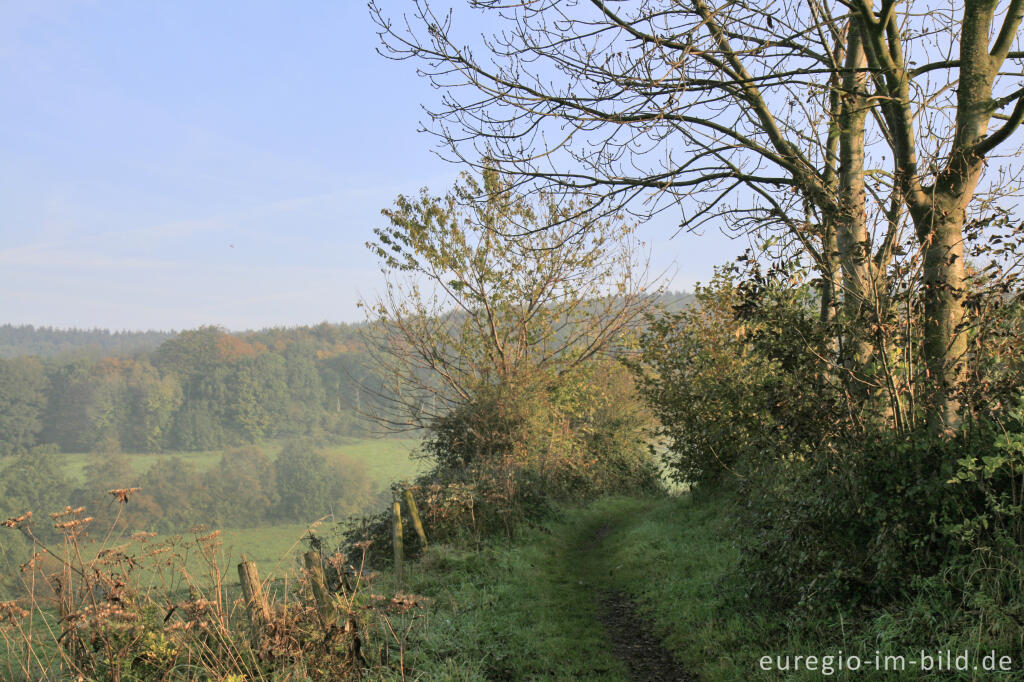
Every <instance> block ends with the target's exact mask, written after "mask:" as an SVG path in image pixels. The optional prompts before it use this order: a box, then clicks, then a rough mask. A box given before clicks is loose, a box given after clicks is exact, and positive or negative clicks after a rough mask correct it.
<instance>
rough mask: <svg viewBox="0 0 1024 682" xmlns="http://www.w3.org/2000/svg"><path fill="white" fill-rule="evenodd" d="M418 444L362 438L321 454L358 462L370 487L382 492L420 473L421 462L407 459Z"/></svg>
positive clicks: (332, 447) (395, 439) (422, 462)
mask: <svg viewBox="0 0 1024 682" xmlns="http://www.w3.org/2000/svg"><path fill="white" fill-rule="evenodd" d="M420 442H421V441H420V439H419V438H362V439H358V440H356V439H354V440H352V441H351V442H347V443H342V444H341V445H334V446H331V447H329V448H325V449H324V454H325V455H326V456H327V457H328V458H330V457H332V456H338V455H344V456H346V457H348V458H350V459H354V460H355V461H357V462H362V463H363V465H364V466H365V467H366V473H367V474H368V475H369V476H370V480H371V481H372V482H373V485H374V487H376V488H378V489H384V488H387V487H388V486H389V485H390V484H391V483H392V482H393V481H401V480H403V479H411V478H414V477H415V476H416V475H417V474H419V473H421V472H422V471H423V469H424V467H425V462H424V461H423V460H421V459H415V460H414V459H411V458H410V456H409V455H410V454H411V453H412V452H413V451H414V450H415V449H416V448H418V447H419V445H420Z"/></svg>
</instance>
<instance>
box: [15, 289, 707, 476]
mask: <svg viewBox="0 0 1024 682" xmlns="http://www.w3.org/2000/svg"><path fill="white" fill-rule="evenodd" d="M691 298H692V297H691V296H690V295H689V294H682V293H669V294H663V295H661V296H659V297H658V298H657V299H656V300H652V302H651V303H652V307H658V308H661V309H666V310H678V309H680V308H682V307H684V306H685V305H686V304H687V303H688V302H689V301H690V300H691ZM361 327H362V325H360V324H328V323H326V322H324V323H321V324H319V325H316V326H313V327H294V328H287V329H285V328H276V329H265V330H262V331H258V332H241V333H231V332H228V331H227V330H225V329H223V328H220V327H213V326H208V327H201V328H199V329H194V330H189V331H183V332H180V333H174V332H156V331H148V332H111V331H107V330H101V329H96V330H76V329H72V330H59V329H53V328H50V327H32V326H11V325H3V326H0V456H6V455H11V454H15V453H16V452H19V451H23V450H27V449H30V448H32V447H35V446H39V445H48V444H53V445H56V446H57V447H58V448H59V449H60V450H61V451H63V452H93V451H95V452H118V451H120V452H166V451H197V450H216V449H220V448H223V447H227V446H233V445H240V444H244V443H253V442H259V441H264V440H270V439H277V438H292V437H311V436H312V437H321V438H326V439H336V438H344V437H365V436H367V435H370V431H371V429H372V428H373V425H372V423H370V422H369V421H367V420H366V419H364V418H361V417H360V413H361V412H364V411H366V410H367V409H368V408H372V401H374V400H375V399H376V396H377V395H380V394H381V393H382V392H383V391H384V390H385V388H386V381H385V380H384V378H382V377H380V376H378V375H377V374H376V373H375V370H374V369H373V364H372V363H371V362H369V357H368V354H367V352H366V348H365V347H364V341H363V339H362V336H361V333H360V328H361ZM368 401H369V402H368Z"/></svg>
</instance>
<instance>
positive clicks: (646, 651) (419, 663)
mask: <svg viewBox="0 0 1024 682" xmlns="http://www.w3.org/2000/svg"><path fill="white" fill-rule="evenodd" d="M660 504H664V500H658V499H649V500H635V499H619V500H615V501H610V502H608V503H604V504H598V505H592V506H590V507H586V508H582V509H572V510H569V511H567V512H566V513H565V515H564V517H563V518H562V519H561V520H560V521H558V522H555V523H552V524H550V526H549V527H547V528H544V529H531V530H527V531H524V534H523V537H521V538H519V539H518V540H517V542H516V543H514V544H513V545H511V546H504V547H503V546H494V547H484V548H482V549H481V550H479V551H464V550H455V549H452V548H446V547H439V548H436V549H432V550H431V553H430V555H429V556H427V557H426V558H425V559H424V560H423V561H422V562H421V563H420V564H419V565H417V566H415V567H410V575H409V576H408V583H407V586H406V587H407V589H409V590H410V591H413V592H415V593H416V594H419V595H424V596H426V597H428V598H430V599H431V600H432V606H431V608H430V609H428V612H427V614H426V616H425V617H424V618H423V620H422V622H420V623H419V624H418V627H416V628H414V629H413V630H412V631H411V634H410V637H409V640H408V642H406V651H407V652H408V653H407V656H408V658H407V659H406V660H407V663H408V670H407V672H409V673H411V677H407V679H422V680H428V679H465V680H580V679H586V680H606V681H609V682H611V681H613V680H614V681H616V682H621V681H623V680H654V679H661V680H691V679H695V678H693V677H691V676H687V675H686V674H685V673H684V672H683V671H682V669H681V668H680V667H679V665H678V663H677V662H676V660H675V659H674V658H673V656H672V655H671V654H670V653H668V651H667V650H666V649H665V648H664V647H663V646H662V645H661V636H662V634H663V633H656V632H655V631H654V630H653V628H652V626H651V624H650V621H649V620H648V618H647V617H646V616H645V615H642V613H643V611H642V609H641V607H639V606H637V604H636V603H635V602H634V599H633V597H632V595H631V594H630V592H629V590H626V589H623V585H622V584H621V583H620V582H619V581H618V580H617V579H616V572H617V569H622V568H623V567H622V565H621V557H618V556H617V555H616V553H615V552H614V551H610V546H611V545H612V543H614V542H616V540H615V538H621V537H628V536H629V534H630V529H631V528H633V527H634V526H635V524H636V522H637V519H642V518H646V517H647V516H648V515H650V514H651V513H652V511H653V510H655V509H656V508H657V507H658V505H660ZM634 560H635V561H636V562H637V563H642V562H643V561H644V560H645V559H644V557H643V555H639V554H638V555H636V556H635V557H634ZM617 564H618V565H617ZM633 568H635V569H636V570H639V568H640V567H633Z"/></svg>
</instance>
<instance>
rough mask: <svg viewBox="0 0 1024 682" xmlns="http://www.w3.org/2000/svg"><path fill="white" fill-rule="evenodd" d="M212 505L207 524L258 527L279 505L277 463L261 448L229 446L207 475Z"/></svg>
mask: <svg viewBox="0 0 1024 682" xmlns="http://www.w3.org/2000/svg"><path fill="white" fill-rule="evenodd" d="M206 479H207V481H208V483H207V485H208V487H209V489H210V491H211V497H212V503H213V507H212V509H211V512H212V517H211V518H210V519H209V520H208V523H215V524H217V525H218V526H225V527H229V528H241V527H246V526H258V525H259V524H261V523H263V522H265V521H266V519H267V517H268V515H269V514H270V512H271V511H272V509H273V508H274V506H275V505H276V504H277V484H276V481H275V468H274V463H273V462H272V461H271V459H270V458H269V457H267V455H266V454H265V453H264V452H263V451H262V450H261V449H260V448H258V447H255V446H245V447H239V448H229V449H227V450H225V451H224V454H223V455H221V458H220V462H218V464H217V466H216V468H214V469H212V470H211V471H209V472H208V473H207V474H206Z"/></svg>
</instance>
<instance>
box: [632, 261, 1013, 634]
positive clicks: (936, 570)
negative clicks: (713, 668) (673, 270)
mask: <svg viewBox="0 0 1024 682" xmlns="http://www.w3.org/2000/svg"><path fill="white" fill-rule="evenodd" d="M813 292H814V288H813V287H812V283H811V282H808V281H807V279H806V274H805V273H804V271H803V269H802V268H801V267H800V265H799V264H798V263H786V262H784V261H780V262H777V263H776V264H775V265H774V266H772V267H770V268H768V269H762V268H761V267H760V266H758V265H757V264H756V263H749V264H747V265H746V266H744V267H743V268H740V267H739V266H734V267H731V268H727V269H723V270H720V271H719V273H718V274H717V276H716V277H715V279H714V280H713V281H712V282H711V284H710V285H709V286H707V287H703V288H700V289H699V290H698V293H697V299H698V305H697V306H696V307H694V308H692V309H689V310H686V311H683V312H681V313H676V314H672V315H663V316H660V317H657V318H653V319H652V320H651V324H650V326H649V328H648V330H647V332H646V333H645V334H644V336H643V338H642V340H641V348H642V353H641V357H640V358H639V360H638V362H636V363H634V364H633V365H632V369H633V371H634V373H635V374H636V376H637V377H638V385H639V386H640V390H641V392H642V393H643V395H644V397H645V398H646V399H647V400H648V401H650V404H651V407H652V409H653V410H654V411H655V413H656V414H657V416H658V417H659V419H660V421H661V424H662V426H661V429H660V433H661V435H662V436H663V437H665V438H666V440H667V449H668V463H669V465H670V467H671V469H672V473H673V474H674V475H675V476H676V477H677V478H679V479H681V480H684V481H687V482H689V483H691V484H695V485H697V486H698V487H699V488H703V489H711V490H713V489H714V488H716V487H718V486H722V485H728V486H729V487H730V488H732V489H734V490H735V491H736V492H737V493H738V494H737V495H736V498H735V499H738V500H740V501H741V506H742V511H741V517H740V518H741V519H742V521H743V523H742V524H740V527H739V528H738V531H739V537H740V544H741V548H742V550H743V551H742V561H741V565H742V570H743V573H744V575H745V576H746V578H747V580H748V585H749V589H750V590H751V592H752V594H756V595H757V598H758V600H760V601H764V600H766V599H767V600H768V601H769V602H770V603H772V604H774V605H776V606H779V607H792V606H795V605H802V606H803V607H806V608H812V609H824V610H825V611H829V610H834V609H835V607H836V604H841V605H844V607H853V606H858V605H860V606H872V607H879V606H881V605H889V604H893V603H907V600H914V599H917V598H918V597H919V596H920V595H921V594H923V592H922V590H924V589H925V588H924V587H923V586H925V585H931V586H932V587H931V588H929V589H934V590H937V592H936V594H938V593H942V594H947V595H960V597H959V600H960V601H959V602H957V603H956V604H955V608H957V609H962V611H960V612H961V613H965V614H966V613H967V612H968V611H969V610H971V609H978V613H985V614H991V613H992V612H993V609H996V608H998V609H999V613H1002V614H1004V615H1006V614H1009V615H1006V618H1005V619H1004V621H1003V622H1012V619H1013V618H1014V617H1015V616H1014V614H1018V615H1019V613H1021V612H1024V605H1022V604H1021V601H1020V599H1019V598H1018V597H1013V596H1012V595H1013V594H1014V589H1015V588H1016V587H1018V586H1019V585H1020V584H1021V580H1022V577H1024V574H1022V571H1021V569H1020V568H1019V567H1020V566H1021V565H1022V559H1024V552H1022V551H1021V546H1022V541H1024V535H1022V514H1021V502H1022V487H1024V484H1022V482H1021V472H1024V457H1022V453H1024V445H1022V443H1024V436H1021V435H1020V434H1021V432H1022V431H1024V407H1021V408H1018V409H1014V408H1015V406H1016V405H1017V401H1018V397H1017V394H1018V393H1019V391H1020V387H1021V386H1022V385H1024V382H1022V379H1024V373H1022V371H1021V362H1020V356H1021V353H1020V350H1019V339H1020V334H1019V329H1020V319H1021V316H1020V313H1019V309H1018V308H1017V307H1016V304H1015V302H1014V300H1013V299H1012V298H1010V297H1008V296H1006V295H1005V294H1004V293H1000V294H998V295H992V294H991V292H989V293H988V294H986V292H982V291H979V292H974V293H973V294H972V295H973V296H974V298H973V299H972V300H974V301H975V304H976V305H977V306H978V307H979V308H982V309H984V310H985V311H986V315H985V316H984V317H979V318H978V321H977V323H976V325H975V326H974V327H973V328H972V330H971V343H972V347H971V354H970V356H969V357H966V358H964V362H965V363H966V366H967V368H968V372H969V375H970V376H971V377H972V379H971V381H970V382H969V383H968V384H967V385H965V386H963V387H961V388H962V391H961V405H962V412H963V415H964V426H963V428H961V429H960V431H959V432H958V433H957V434H956V436H955V437H953V438H942V437H938V436H937V435H936V434H933V433H931V432H930V431H929V430H928V429H927V428H926V427H925V426H924V419H922V418H921V413H922V409H923V406H922V404H921V403H922V402H923V401H922V400H920V388H919V386H918V384H916V383H915V382H918V381H923V379H921V378H920V377H919V376H918V375H915V374H914V371H913V366H912V364H911V361H912V360H913V358H914V352H916V351H915V350H914V347H913V346H907V347H906V349H905V350H903V351H901V353H895V352H892V353H890V354H889V355H887V356H885V357H881V358H878V359H876V360H875V361H874V362H872V363H870V364H869V365H867V366H866V367H865V368H863V369H862V370H861V372H860V374H859V375H857V376H856V377H854V376H853V374H852V372H850V371H848V370H847V367H846V366H845V365H843V364H842V362H834V361H829V360H828V358H835V357H836V354H837V349H836V348H835V347H834V346H832V345H830V344H832V343H834V341H831V339H834V338H835V336H836V329H837V328H838V326H839V325H842V324H844V321H843V320H842V319H831V320H823V319H822V317H821V315H820V302H819V300H818V299H817V298H816V296H815V295H814V294H813ZM892 295H893V296H895V297H899V296H903V297H904V299H903V300H913V299H912V297H913V296H914V292H913V291H905V292H895V293H893V294H892ZM895 307H896V306H892V307H891V308H889V309H887V310H884V311H882V312H881V313H879V314H880V315H883V316H881V317H879V318H878V322H877V327H876V339H880V338H881V339H883V340H888V341H892V342H893V343H896V341H899V342H900V343H909V341H908V338H909V337H907V338H903V337H897V336H893V337H884V335H885V334H889V333H891V332H892V330H893V329H895V328H897V327H900V326H901V325H902V327H905V326H906V325H907V320H906V319H905V318H903V319H901V318H900V317H899V316H898V315H897V313H895V312H893V308H895ZM905 309H907V310H911V311H913V310H914V308H913V306H910V305H907V306H905ZM910 323H911V324H919V321H918V320H917V319H916V318H914V319H912V320H911V322H910ZM838 351H839V357H840V360H841V358H842V349H838ZM908 358H909V360H908ZM915 390H916V392H915ZM915 398H918V400H917V401H915ZM1014 566H1016V567H1017V568H1016V569H1014V568H1013V567H1014ZM950 598H953V597H950ZM947 601H948V600H947ZM937 603H938V602H936V604H932V608H938V606H937ZM944 603H945V602H944ZM982 604H987V605H988V606H986V607H984V608H982V607H981V605H982ZM947 605H948V604H947ZM919 608H920V607H919ZM986 617H988V616H986ZM965 618H966V616H965ZM999 641H1002V642H1005V641H1006V640H1005V638H1004V639H1003V640H999Z"/></svg>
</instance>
